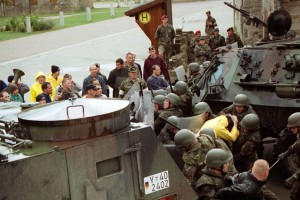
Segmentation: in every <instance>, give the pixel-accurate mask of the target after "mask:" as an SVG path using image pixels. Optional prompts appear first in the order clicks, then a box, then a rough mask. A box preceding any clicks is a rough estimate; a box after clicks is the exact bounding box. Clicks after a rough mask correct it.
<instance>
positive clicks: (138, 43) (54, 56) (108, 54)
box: [0, 0, 288, 199]
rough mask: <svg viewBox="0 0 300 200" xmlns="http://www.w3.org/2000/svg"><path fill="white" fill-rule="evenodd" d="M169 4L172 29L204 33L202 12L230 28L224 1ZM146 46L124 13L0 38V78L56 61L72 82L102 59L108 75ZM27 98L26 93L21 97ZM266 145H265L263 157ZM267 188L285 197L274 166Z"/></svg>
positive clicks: (141, 55)
mask: <svg viewBox="0 0 300 200" xmlns="http://www.w3.org/2000/svg"><path fill="white" fill-rule="evenodd" d="M98 6H103V5H98ZM172 8H173V22H174V27H175V28H177V27H180V26H181V25H182V19H184V21H185V23H184V28H183V30H185V31H190V30H193V31H195V30H196V29H200V30H201V31H202V32H204V31H203V30H204V24H205V19H206V15H205V12H206V11H207V10H211V12H212V16H213V17H215V18H216V20H217V23H218V26H219V29H220V33H221V34H222V35H225V33H226V29H227V28H228V27H230V26H233V14H232V10H231V9H230V8H228V7H227V6H225V5H224V4H223V1H219V0H209V1H198V2H189V3H176V4H173V5H172ZM0 34H1V33H0ZM149 46H150V40H149V39H148V38H147V37H146V36H145V35H144V33H143V32H142V31H141V30H140V29H139V27H138V25H137V24H136V23H135V21H134V19H133V18H129V17H122V18H117V19H111V20H108V21H104V22H98V23H92V24H87V25H83V26H80V27H74V28H69V29H63V30H59V31H53V32H48V33H44V34H39V35H32V36H29V37H25V38H20V39H16V40H10V41H4V42H0V79H2V80H6V79H7V76H8V75H10V74H12V69H13V68H18V69H21V70H23V71H24V72H25V73H26V75H25V76H24V77H22V80H23V82H25V83H27V84H28V85H31V84H33V82H34V77H35V74H36V73H37V72H38V71H43V72H44V73H46V74H48V73H49V72H50V66H51V65H53V64H55V65H58V66H60V67H61V73H62V74H65V73H70V74H72V75H73V77H74V80H75V81H77V82H79V83H82V80H83V78H84V77H85V76H87V75H88V73H89V72H88V68H89V66H90V64H92V63H95V62H99V63H101V69H102V72H103V73H104V74H105V75H108V73H109V71H110V70H112V69H113V68H114V62H115V60H116V59H117V58H119V57H120V58H124V57H125V54H126V52H128V51H134V52H136V54H137V61H138V62H139V63H141V64H143V62H144V60H145V58H146V57H147V56H148V53H147V48H148V47H149ZM28 99H29V96H28V94H27V95H25V100H28ZM270 148H271V146H270V145H269V146H268V149H269V150H268V155H269V154H270V152H271V150H270ZM269 186H270V188H271V189H272V190H273V191H275V192H276V193H277V194H278V195H279V196H280V199H288V190H286V189H284V188H283V187H282V185H281V182H280V179H279V178H278V174H277V173H276V170H274V169H273V170H272V171H271V177H270V182H269Z"/></svg>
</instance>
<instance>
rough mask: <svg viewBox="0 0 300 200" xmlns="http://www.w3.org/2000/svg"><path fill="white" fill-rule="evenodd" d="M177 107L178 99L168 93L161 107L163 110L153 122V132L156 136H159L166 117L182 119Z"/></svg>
mask: <svg viewBox="0 0 300 200" xmlns="http://www.w3.org/2000/svg"><path fill="white" fill-rule="evenodd" d="M179 105H180V98H179V97H178V96H177V95H176V94H174V93H170V94H168V95H167V96H166V98H165V101H164V107H163V108H164V110H163V111H162V113H161V114H160V115H159V116H158V118H157V119H156V120H155V122H154V132H155V133H156V134H157V135H159V134H160V131H161V129H162V128H163V127H164V126H165V124H166V121H165V120H166V119H168V117H170V116H172V115H174V116H177V117H182V111H181V110H180V109H179Z"/></svg>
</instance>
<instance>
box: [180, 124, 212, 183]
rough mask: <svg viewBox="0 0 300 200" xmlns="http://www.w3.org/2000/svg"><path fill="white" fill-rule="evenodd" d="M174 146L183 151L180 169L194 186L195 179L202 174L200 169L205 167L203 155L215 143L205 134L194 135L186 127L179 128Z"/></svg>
mask: <svg viewBox="0 0 300 200" xmlns="http://www.w3.org/2000/svg"><path fill="white" fill-rule="evenodd" d="M174 142H175V145H176V147H178V148H179V149H180V150H181V151H183V152H184V153H183V155H182V160H183V162H184V167H183V169H182V172H183V174H184V175H185V177H186V179H187V181H188V182H189V183H190V185H191V186H192V187H193V188H195V185H196V181H197V180H198V179H199V178H200V177H201V175H202V172H201V171H202V169H203V168H204V167H205V156H206V154H207V152H208V151H209V150H211V149H213V148H215V145H214V144H213V143H212V141H211V138H210V137H209V136H207V135H201V136H200V137H197V138H196V135H195V134H194V133H193V132H191V131H190V130H188V129H181V130H180V131H178V132H177V133H176V135H175V137H174Z"/></svg>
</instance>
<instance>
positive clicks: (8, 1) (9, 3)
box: [6, 0, 16, 6]
mask: <svg viewBox="0 0 300 200" xmlns="http://www.w3.org/2000/svg"><path fill="white" fill-rule="evenodd" d="M6 5H7V6H15V5H16V2H15V0H6Z"/></svg>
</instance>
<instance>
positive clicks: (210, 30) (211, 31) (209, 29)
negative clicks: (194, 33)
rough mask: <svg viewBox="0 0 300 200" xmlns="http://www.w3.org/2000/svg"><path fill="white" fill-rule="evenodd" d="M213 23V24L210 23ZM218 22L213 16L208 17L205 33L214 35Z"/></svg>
mask: <svg viewBox="0 0 300 200" xmlns="http://www.w3.org/2000/svg"><path fill="white" fill-rule="evenodd" d="M210 23H211V24H213V25H210ZM215 24H216V19H215V18H213V17H211V16H210V17H208V18H207V19H206V21H205V33H206V34H207V35H213V34H214V30H215V26H216V25H215Z"/></svg>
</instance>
